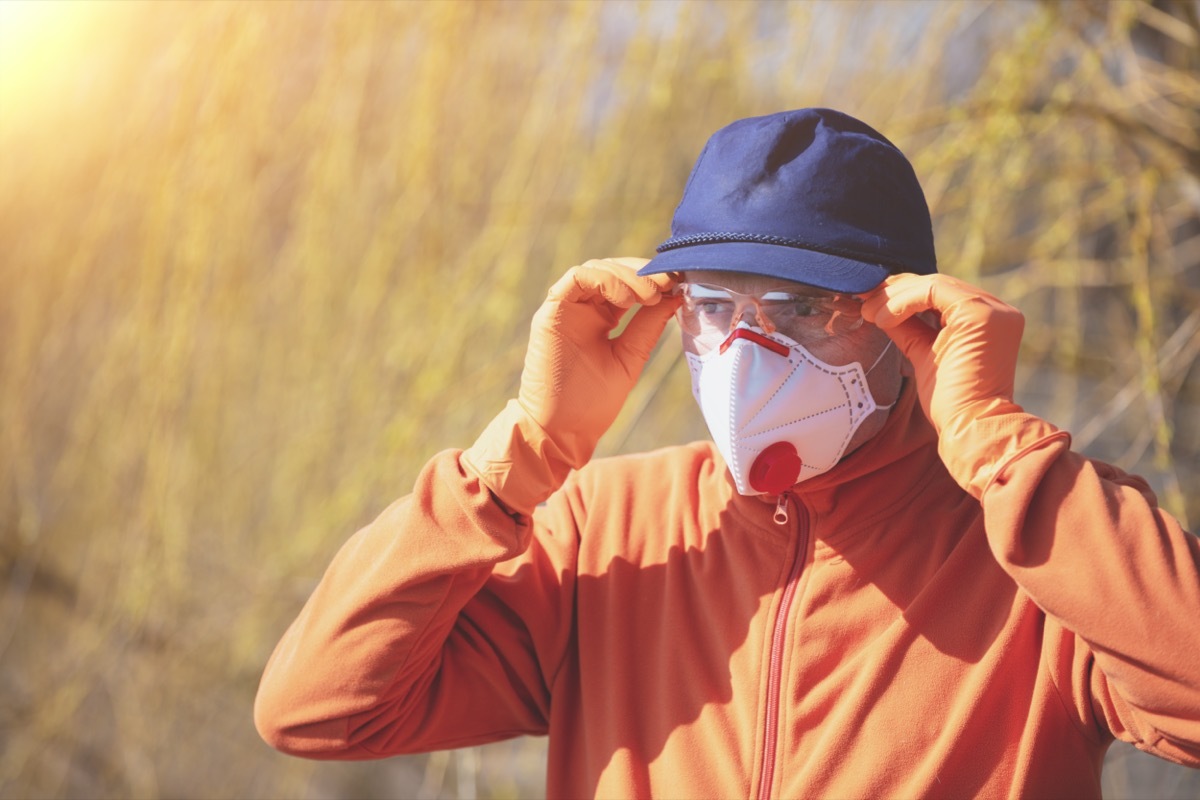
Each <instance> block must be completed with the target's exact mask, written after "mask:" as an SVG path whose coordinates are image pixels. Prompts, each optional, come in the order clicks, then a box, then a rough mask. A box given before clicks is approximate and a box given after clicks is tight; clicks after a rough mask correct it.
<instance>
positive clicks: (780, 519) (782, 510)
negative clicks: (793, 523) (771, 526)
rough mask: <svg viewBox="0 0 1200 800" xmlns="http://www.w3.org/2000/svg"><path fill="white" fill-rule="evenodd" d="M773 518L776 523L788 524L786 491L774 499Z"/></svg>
mask: <svg viewBox="0 0 1200 800" xmlns="http://www.w3.org/2000/svg"><path fill="white" fill-rule="evenodd" d="M774 519H775V524H776V525H787V524H788V510H787V492H784V493H783V494H781V495H779V499H778V500H776V501H775V517H774Z"/></svg>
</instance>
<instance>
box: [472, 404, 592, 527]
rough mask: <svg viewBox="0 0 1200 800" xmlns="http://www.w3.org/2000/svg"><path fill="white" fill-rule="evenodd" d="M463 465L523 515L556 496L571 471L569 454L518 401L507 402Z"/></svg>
mask: <svg viewBox="0 0 1200 800" xmlns="http://www.w3.org/2000/svg"><path fill="white" fill-rule="evenodd" d="M461 463H462V466H463V468H464V469H465V470H467V472H469V473H471V474H472V475H474V476H475V477H477V478H478V479H479V481H480V482H481V483H482V484H483V485H484V486H486V487H487V488H488V490H490V491H491V493H492V495H493V496H494V497H495V498H496V499H497V500H498V501H499V502H500V504H501V505H502V506H504V507H506V508H507V509H508V510H509V511H510V512H514V513H516V514H524V515H531V514H532V513H533V510H534V509H535V508H537V507H538V506H539V505H541V504H542V503H544V502H545V501H546V500H547V499H548V498H549V497H550V495H552V494H554V492H556V491H557V490H558V488H559V487H560V486H562V484H563V481H565V480H566V479H567V475H569V474H570V472H571V465H570V463H569V461H568V459H567V457H566V454H564V453H563V452H562V451H561V450H560V448H559V447H558V446H557V445H556V444H555V443H554V442H553V441H552V440H551V439H550V437H549V436H547V435H546V432H545V430H543V429H542V427H541V426H540V425H538V424H537V422H535V421H534V420H533V419H532V418H530V416H529V415H528V414H527V413H526V412H525V409H524V408H523V407H522V406H521V404H520V403H519V402H518V401H516V400H509V401H508V403H507V404H506V405H505V406H504V410H503V411H501V412H500V413H499V414H498V415H497V416H496V417H495V419H493V420H492V421H491V422H490V423H488V426H487V427H486V428H484V430H483V433H481V434H480V435H479V438H478V439H476V440H475V443H474V444H473V445H471V446H470V447H469V448H467V449H466V450H464V451H463V453H462V456H461Z"/></svg>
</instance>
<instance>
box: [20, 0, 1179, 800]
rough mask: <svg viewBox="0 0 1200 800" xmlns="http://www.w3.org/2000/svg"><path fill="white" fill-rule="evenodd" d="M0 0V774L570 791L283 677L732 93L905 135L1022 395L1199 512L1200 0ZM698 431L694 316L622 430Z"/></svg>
mask: <svg viewBox="0 0 1200 800" xmlns="http://www.w3.org/2000/svg"><path fill="white" fill-rule="evenodd" d="M0 12H2V13H0V50H2V52H0V175H2V176H3V178H0V253H3V256H2V257H0V343H2V344H0V570H2V573H0V574H3V575H4V576H5V581H4V587H5V588H4V591H3V594H2V595H0V665H2V666H0V695H2V696H3V697H4V698H5V701H4V703H3V704H0V742H3V745H0V796H32V795H36V796H72V797H74V796H100V795H105V796H107V795H118V796H131V797H142V796H146V797H149V796H160V795H165V796H180V797H185V796H197V797H239V798H241V797H278V796H289V797H301V796H314V797H315V796H327V795H336V796H346V795H355V796H390V795H395V796H412V795H414V794H421V795H422V796H429V797H434V796H455V795H457V796H462V797H468V796H474V795H480V796H492V797H502V796H508V797H515V796H528V795H530V794H536V793H538V792H540V791H542V787H541V783H542V770H543V769H544V755H543V754H542V751H541V749H540V745H539V744H537V743H536V742H531V741H525V742H518V743H514V744H511V745H497V746H496V747H495V748H491V749H489V748H484V749H482V750H480V751H478V752H476V751H467V752H464V753H457V754H450V755H445V754H443V755H439V756H434V757H428V758H427V757H419V758H407V759H397V760H393V761H389V762H385V763H382V764H376V765H316V764H310V763H306V762H301V761H297V760H293V759H288V758H285V757H283V756H279V755H276V754H274V753H272V752H270V751H269V750H268V749H267V748H266V746H265V745H262V744H261V743H260V742H259V741H258V739H257V737H256V735H255V734H254V731H253V728H252V725H251V717H250V710H251V703H252V698H253V694H254V690H255V687H256V684H257V679H258V675H259V673H260V670H261V667H262V665H263V663H264V662H265V659H266V657H267V654H268V653H269V650H270V648H271V647H272V646H273V644H274V642H275V641H276V640H277V638H278V636H279V635H280V633H281V632H282V629H283V627H284V626H285V625H286V623H287V622H288V620H289V619H290V618H291V616H292V615H293V614H294V613H295V612H296V611H297V609H298V608H299V605H300V604H301V603H302V602H303V600H304V598H305V597H306V596H307V593H308V592H309V590H310V589H311V588H312V586H313V585H314V583H315V581H316V580H317V579H318V578H319V576H320V574H321V571H322V569H323V566H324V564H325V563H326V562H327V561H328V559H329V558H330V557H331V555H332V553H333V552H334V551H335V549H336V548H337V547H338V545H339V544H340V543H341V542H342V541H343V540H344V539H345V538H346V537H347V536H348V535H349V534H350V533H351V532H352V531H353V530H354V529H355V528H356V527H357V526H358V525H361V524H362V523H364V522H366V521H367V520H369V519H371V518H372V517H373V515H374V514H375V513H377V512H378V511H379V510H380V509H382V508H383V507H384V505H386V504H387V503H388V502H389V501H390V500H391V499H393V498H395V497H397V496H399V495H401V494H403V493H405V492H406V491H407V490H408V488H409V486H410V485H411V483H412V480H413V478H414V476H415V474H416V472H417V470H418V469H419V468H420V466H421V465H422V464H423V463H424V462H425V461H426V459H428V458H429V456H431V455H432V454H433V453H434V452H436V451H438V450H440V449H443V448H448V447H461V446H465V445H467V444H469V443H470V442H471V441H472V439H473V438H474V435H475V433H476V432H477V431H478V430H479V429H480V428H481V427H482V426H483V425H484V423H485V422H486V421H487V420H488V419H489V418H490V416H491V415H492V414H493V413H494V412H496V411H497V410H498V409H499V408H500V407H501V406H502V404H503V402H504V401H505V399H506V398H507V397H509V396H510V395H511V394H512V393H513V392H514V391H515V387H516V379H517V377H518V374H519V370H520V364H521V358H522V355H523V352H524V345H525V335H526V331H527V325H528V320H529V318H530V316H531V315H532V313H533V310H534V309H535V308H536V306H537V304H538V302H539V300H540V298H541V297H542V296H543V295H544V293H545V290H546V288H547V287H548V286H549V285H550V283H551V282H552V281H553V279H554V278H555V277H557V275H559V274H560V273H561V272H562V271H563V270H564V269H565V268H567V267H569V266H571V265H572V264H576V263H579V262H582V261H583V260H586V259H587V258H591V257H598V256H608V255H635V256H647V255H649V254H651V253H652V251H653V248H654V246H655V245H656V244H657V243H658V242H659V241H661V240H662V239H664V238H665V237H666V235H667V233H668V227H669V223H670V217H671V212H672V209H673V207H674V205H675V203H676V202H677V201H678V198H679V194H680V192H681V190H682V187H683V183H684V181H685V179H686V177H687V174H688V171H689V170H690V168H691V165H692V163H693V161H694V159H695V157H696V156H697V154H698V152H699V150H700V148H701V146H702V145H703V143H704V140H705V139H706V138H707V136H708V135H709V134H710V133H711V132H712V131H714V130H716V129H717V128H718V127H720V126H722V125H724V124H726V123H727V122H730V121H732V120H734V119H737V118H739V117H745V116H750V115H754V114H759V113H767V112H770V111H776V110H780V109H784V108H793V107H800V106H806V105H829V106H834V107H838V108H841V109H843V110H845V111H847V112H850V113H852V114H855V115H856V116H859V117H861V118H863V119H865V120H866V121H868V122H870V123H871V124H873V125H874V126H875V127H877V128H879V129H881V130H883V131H884V132H885V133H887V134H888V135H889V137H891V138H892V139H893V140H894V141H896V142H897V143H898V144H899V145H900V146H901V147H902V149H904V150H905V151H906V152H907V153H908V154H909V155H910V156H911V158H912V159H913V161H914V163H915V165H916V168H917V172H918V175H919V176H920V177H921V179H922V181H923V183H924V185H925V187H926V189H927V193H928V196H929V200H930V203H931V206H932V208H933V211H934V215H935V224H936V226H937V234H938V249H939V253H940V262H941V266H942V269H943V270H945V271H947V272H950V273H952V274H957V275H960V276H963V277H966V278H969V279H972V280H976V281H979V282H981V283H983V284H984V285H985V286H987V287H988V288H989V289H991V290H993V291H995V292H996V293H997V294H999V295H1000V296H1002V297H1005V298H1006V299H1009V300H1010V301H1012V302H1014V303H1016V304H1017V305H1019V306H1020V307H1021V308H1022V309H1023V310H1024V311H1025V312H1026V315H1027V317H1028V318H1029V326H1028V333H1027V339H1026V342H1025V362H1024V364H1023V373H1022V376H1021V393H1022V396H1021V398H1020V399H1022V400H1023V402H1025V403H1026V404H1027V405H1028V406H1029V407H1031V408H1033V409H1034V410H1036V411H1039V412H1040V413H1043V414H1045V415H1046V416H1048V417H1049V418H1050V419H1052V420H1053V421H1055V422H1057V423H1059V424H1061V425H1063V426H1064V427H1067V428H1069V429H1071V430H1072V431H1074V432H1075V434H1076V438H1075V444H1076V446H1077V447H1078V448H1081V449H1083V450H1084V451H1085V452H1088V453H1093V454H1096V455H1098V456H1101V457H1104V458H1107V459H1109V460H1113V461H1115V462H1117V463H1118V464H1120V465H1121V466H1123V467H1126V468H1128V469H1132V470H1135V471H1138V472H1141V473H1143V474H1145V475H1147V476H1148V477H1149V478H1150V480H1151V481H1152V482H1153V484H1154V485H1155V487H1156V489H1157V490H1158V491H1159V492H1160V497H1161V499H1162V501H1163V503H1164V505H1165V506H1166V507H1167V508H1168V509H1170V510H1171V511H1172V512H1173V513H1175V514H1177V515H1179V516H1180V517H1181V518H1184V519H1187V520H1190V521H1191V523H1192V524H1193V525H1194V524H1195V523H1196V520H1200V463H1198V461H1200V460H1198V459H1197V453H1198V452H1200V426H1198V420H1200V414H1197V413H1196V412H1197V403H1198V401H1200V391H1198V387H1197V384H1198V381H1200V374H1198V371H1197V369H1196V368H1195V365H1196V363H1197V355H1198V354H1200V134H1198V133H1197V132H1198V131H1200V71H1198V70H1200V63H1198V61H1197V59H1198V58H1200V57H1198V56H1197V52H1198V51H1197V49H1196V42H1197V41H1198V33H1197V32H1198V29H1200V26H1198V24H1197V20H1196V17H1195V13H1194V9H1193V8H1192V6H1191V5H1189V4H1177V5H1176V6H1170V5H1158V6H1151V5H1149V4H1146V3H1142V2H1114V3H1111V4H1107V5H1099V4H1084V3H1066V4H1054V5H1034V4H1023V3H1013V4H1009V3H977V2H949V1H947V2H944V3H943V2H933V3H931V2H903V3H902V2H877V3H871V2H846V3H791V4H785V3H774V2H763V3H749V2H747V3H719V2H648V1H647V2H640V3H600V2H570V3H561V4H559V3H521V2H491V3H474V2H423V3H403V2H386V3H385V2H378V3H377V2H344V3H308V2H273V3H251V2H212V3H156V2H154V3H152V2H122V3H116V2H100V1H99V0H98V1H97V2H93V3H83V4H77V3H65V2H64V3H55V4H50V5H49V7H48V8H42V7H36V6H31V5H28V4H26V5H22V4H19V3H17V4H14V3H11V2H5V3H3V4H0ZM703 435H704V430H703V427H702V423H701V421H700V418H699V415H698V414H697V413H696V412H695V411H694V410H693V403H692V400H691V397H690V392H689V386H688V382H687V378H686V370H685V369H682V368H681V358H680V354H679V347H678V343H677V342H675V341H674V337H667V339H666V340H664V343H663V344H662V346H661V347H660V348H659V350H658V352H657V353H656V354H655V356H654V357H653V360H652V362H651V363H650V365H649V367H648V368H647V370H646V374H645V376H644V379H643V381H642V383H641V384H640V385H639V387H638V389H637V390H635V393H634V395H633V396H632V397H631V398H630V401H629V403H628V404H627V406H626V408H625V411H624V413H623V414H622V416H621V418H620V419H619V420H618V421H617V423H616V425H615V426H614V428H613V430H612V431H610V433H609V435H608V436H607V437H606V439H605V440H604V442H602V445H601V452H602V454H607V453H614V452H624V451H630V450H638V449H644V448H649V447H656V446H660V445H665V444H669V443H674V442H679V441H684V440H687V439H691V438H697V437H701V436H703ZM496 748H499V749H496ZM505 748H507V749H505ZM1164 769H1166V768H1165V767H1164ZM1130 774H1132V773H1130V772H1129V771H1128V770H1127V771H1125V772H1119V771H1118V772H1117V773H1116V775H1117V778H1115V779H1113V780H1117V781H1118V783H1115V784H1110V788H1112V789H1113V790H1114V791H1119V792H1122V793H1124V794H1126V795H1139V794H1145V793H1146V792H1158V791H1159V789H1157V788H1153V787H1154V786H1155V784H1153V783H1146V781H1154V780H1156V779H1157V778H1156V777H1155V776H1156V775H1158V774H1159V773H1155V772H1152V771H1151V772H1148V773H1139V774H1140V775H1141V777H1139V780H1140V781H1142V782H1141V783H1133V782H1130V781H1128V780H1127V779H1128V776H1129V775H1130ZM1163 774H1166V773H1163ZM1147 776H1148V777H1147ZM1120 780H1126V783H1124V784H1122V783H1120ZM1162 780H1166V778H1164V779H1162ZM1164 785H1165V784H1164ZM1188 786H1190V787H1191V791H1192V792H1193V793H1194V792H1195V790H1196V783H1195V782H1192V783H1189V784H1188ZM1114 787H1115V788H1114ZM1147 787H1151V788H1147ZM1184 791H1185V792H1187V791H1188V789H1187V788H1186V787H1185V789H1184Z"/></svg>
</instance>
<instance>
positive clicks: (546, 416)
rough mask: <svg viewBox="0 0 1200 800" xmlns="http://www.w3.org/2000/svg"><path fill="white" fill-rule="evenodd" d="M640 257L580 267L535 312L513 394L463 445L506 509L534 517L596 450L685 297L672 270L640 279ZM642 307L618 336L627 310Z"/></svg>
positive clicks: (466, 462)
mask: <svg viewBox="0 0 1200 800" xmlns="http://www.w3.org/2000/svg"><path fill="white" fill-rule="evenodd" d="M645 263H646V260H645V259H642V258H610V259H603V260H593V261H588V262H587V263H585V264H583V265H582V266H579V267H574V268H572V269H571V270H569V271H568V272H567V274H566V275H564V276H563V277H562V278H560V279H559V280H558V282H557V283H555V284H554V286H552V287H551V289H550V293H549V296H548V297H547V299H546V302H545V303H543V304H542V307H541V308H540V309H538V311H537V313H536V314H534V317H533V324H532V326H531V330H530V334H529V349H528V351H527V352H526V354H525V369H524V371H523V372H522V373H521V388H520V391H519V392H518V394H517V398H516V399H515V400H510V401H509V403H508V405H507V406H506V407H505V409H504V411H502V412H501V413H500V415H499V416H497V417H496V419H494V420H492V422H491V423H490V424H489V425H488V427H487V428H486V429H485V430H484V432H483V433H482V434H481V435H480V437H479V438H478V439H477V440H476V441H475V444H474V445H472V446H471V447H470V448H468V449H467V450H466V451H464V453H463V455H462V464H463V466H464V467H466V468H467V469H468V470H469V471H470V472H472V473H474V474H475V475H476V476H477V477H478V478H479V479H480V480H481V481H482V482H483V483H484V485H486V486H487V487H488V488H489V489H490V490H491V492H492V494H493V495H495V496H496V498H497V499H499V500H500V501H501V503H503V504H504V505H505V506H507V507H508V508H509V510H511V511H514V512H517V513H522V514H529V513H531V512H532V511H533V509H534V508H535V507H537V505H538V504H539V503H541V502H542V501H544V500H545V499H546V498H547V497H549V496H550V495H551V494H553V493H554V491H555V490H556V489H558V487H559V486H561V485H562V482H563V481H564V480H565V479H566V477H567V473H569V472H570V471H571V470H572V469H577V468H579V467H582V466H583V465H584V464H586V463H587V461H588V459H590V458H591V457H592V452H593V451H594V450H595V449H596V443H597V442H598V441H599V439H600V437H601V436H602V435H603V434H604V432H605V431H606V430H608V428H609V426H610V425H612V423H613V420H615V419H616V417H617V413H618V412H619V411H620V410H621V406H622V405H623V404H624V402H625V398H626V396H627V395H628V394H629V391H630V389H632V388H633V385H634V384H635V383H636V382H637V379H638V376H639V375H640V374H641V372H642V368H643V367H644V366H645V364H646V360H647V359H648V358H649V357H650V353H651V351H653V349H654V345H655V344H656V343H657V342H658V339H659V337H660V336H661V335H662V332H663V329H664V328H665V327H666V325H667V321H668V320H669V319H670V318H671V315H672V314H674V313H675V309H676V308H678V306H679V300H678V299H676V298H675V297H674V296H671V295H667V294H665V293H666V292H669V291H671V290H672V289H673V288H674V287H675V284H676V281H675V279H674V278H672V277H670V276H668V275H651V276H649V277H644V278H642V277H638V275H637V270H638V269H639V268H640V267H642V266H643V265H644V264H645ZM639 304H640V305H641V306H642V308H641V309H640V310H639V311H638V312H637V313H636V314H635V315H634V316H633V318H632V319H631V320H630V321H629V324H628V325H626V327H625V329H624V330H623V331H622V332H621V335H619V336H616V337H613V338H610V334H611V333H612V331H613V329H614V328H615V327H616V325H617V323H618V322H619V321H620V320H621V317H622V316H623V315H624V314H625V312H626V311H627V310H628V309H629V308H631V307H633V306H634V305H639Z"/></svg>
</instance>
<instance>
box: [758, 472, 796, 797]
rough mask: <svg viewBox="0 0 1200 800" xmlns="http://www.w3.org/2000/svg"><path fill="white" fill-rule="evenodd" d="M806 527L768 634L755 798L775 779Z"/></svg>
mask: <svg viewBox="0 0 1200 800" xmlns="http://www.w3.org/2000/svg"><path fill="white" fill-rule="evenodd" d="M787 501H788V493H787V492H784V493H783V494H781V495H779V500H778V501H777V502H776V504H775V516H774V520H775V524H777V525H787V524H788V521H789V517H788V508H787ZM807 533H808V532H807V530H803V529H802V530H801V531H800V536H798V537H797V540H796V555H795V558H794V559H793V560H792V569H791V572H790V573H789V574H788V579H787V583H786V584H785V585H784V589H783V599H782V600H781V601H780V603H779V611H778V613H777V614H776V616H775V630H774V632H773V633H772V635H771V660H770V665H769V672H768V673H767V708H766V715H765V720H764V725H765V730H764V736H763V757H762V768H761V769H760V770H759V784H758V797H759V798H760V800H768V798H770V796H771V784H772V783H774V781H775V751H776V749H777V747H778V740H779V705H780V699H779V696H780V694H781V692H782V691H783V644H784V642H785V641H786V639H787V627H788V626H787V623H788V617H789V616H791V608H792V601H793V600H794V599H795V597H796V588H797V587H798V586H799V585H800V575H801V573H803V572H804V554H805V552H806V551H807V549H808V535H807Z"/></svg>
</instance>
